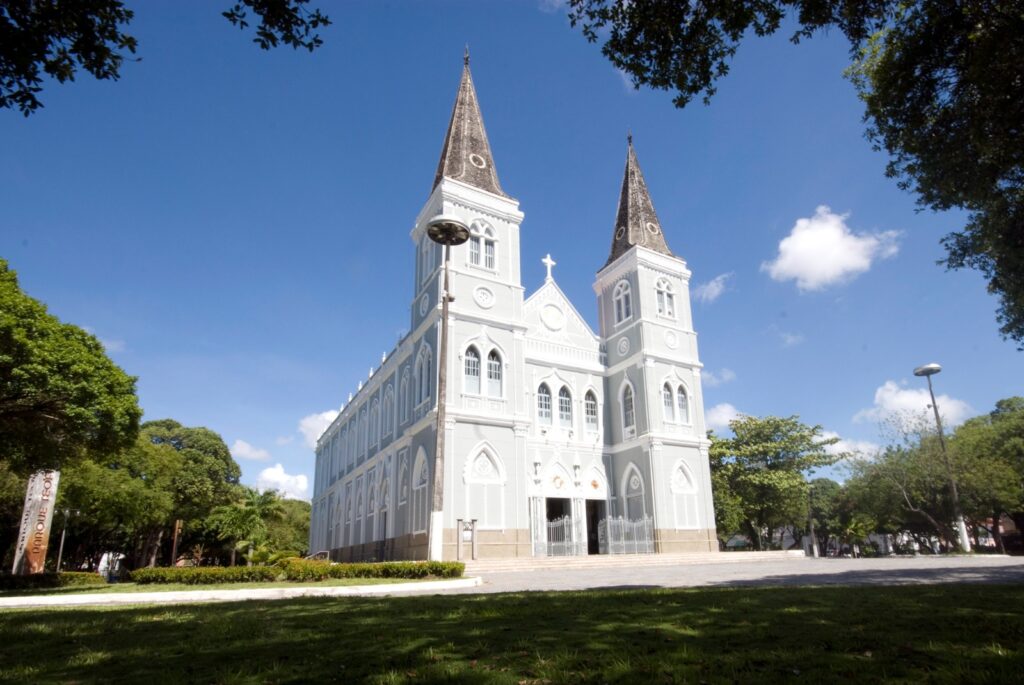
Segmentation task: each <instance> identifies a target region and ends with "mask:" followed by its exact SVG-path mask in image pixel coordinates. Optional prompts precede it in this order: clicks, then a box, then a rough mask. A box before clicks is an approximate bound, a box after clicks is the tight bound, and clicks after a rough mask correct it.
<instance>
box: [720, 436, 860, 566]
mask: <svg viewBox="0 0 1024 685" xmlns="http://www.w3.org/2000/svg"><path fill="white" fill-rule="evenodd" d="M729 427H730V428H731V429H732V432H733V437H732V438H726V439H721V438H719V439H715V440H714V441H713V442H712V443H711V452H710V456H711V472H712V474H713V481H712V482H713V484H717V486H718V487H717V488H716V489H715V491H714V496H715V498H716V499H717V498H718V497H725V498H727V499H728V500H729V501H730V502H732V505H731V506H734V507H737V508H738V510H739V516H740V518H741V524H740V528H741V530H742V531H743V532H744V533H745V534H746V535H747V536H748V538H749V539H750V541H751V543H752V544H753V545H754V547H755V548H756V549H764V548H765V545H766V541H765V539H764V538H765V536H767V538H768V539H767V543H768V544H770V543H771V539H772V536H773V534H774V532H775V530H776V529H778V528H780V527H782V526H791V525H794V524H796V525H800V526H801V527H802V522H803V521H804V520H806V517H807V483H806V481H805V478H804V474H805V473H806V472H808V471H810V470H811V469H814V468H818V467H821V466H826V465H828V464H832V463H834V462H835V461H836V460H837V459H839V458H840V457H841V456H842V455H836V454H832V453H830V452H829V451H827V450H826V448H827V447H829V446H830V445H834V444H835V443H836V442H838V438H823V437H822V435H821V433H822V429H821V426H807V425H805V424H803V423H801V422H800V420H799V417H796V416H790V417H786V418H781V417H777V416H766V417H764V418H758V417H756V416H741V417H740V418H738V419H734V420H733V421H731V422H730V423H729ZM716 525H717V524H716Z"/></svg>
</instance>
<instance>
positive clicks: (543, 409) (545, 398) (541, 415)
mask: <svg viewBox="0 0 1024 685" xmlns="http://www.w3.org/2000/svg"><path fill="white" fill-rule="evenodd" d="M537 421H538V422H540V423H541V424H544V425H547V426H550V425H551V390H550V389H549V388H548V385H547V383H541V384H540V387H539V388H537Z"/></svg>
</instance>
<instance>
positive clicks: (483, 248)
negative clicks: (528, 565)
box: [469, 219, 498, 270]
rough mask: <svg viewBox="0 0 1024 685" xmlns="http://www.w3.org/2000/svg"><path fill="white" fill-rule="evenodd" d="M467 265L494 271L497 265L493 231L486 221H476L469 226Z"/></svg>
mask: <svg viewBox="0 0 1024 685" xmlns="http://www.w3.org/2000/svg"><path fill="white" fill-rule="evenodd" d="M469 231H470V238H469V263H470V264H472V265H474V266H482V267H484V268H485V269H492V270H493V269H494V268H495V267H496V266H497V263H498V254H497V245H496V244H495V240H494V229H493V228H491V226H490V224H488V223H487V222H486V221H481V220H479V219H477V220H476V221H474V222H473V223H472V224H470V226H469Z"/></svg>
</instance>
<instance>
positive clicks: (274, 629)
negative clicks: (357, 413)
mask: <svg viewBox="0 0 1024 685" xmlns="http://www.w3.org/2000/svg"><path fill="white" fill-rule="evenodd" d="M1022 606H1024V588H1021V587H1020V586H995V585H984V586H983V585H968V586H964V585H949V586H947V585H928V586H909V587H889V588H882V587H823V588H800V589H790V588H774V589H761V588H758V589H751V588H734V589H686V590H636V589H630V590H603V591H590V592H569V593H524V594H495V595H474V596H457V597H450V596H432V597H409V598H385V599H344V600H335V599H302V600H294V601H278V602H245V603H231V604H211V605H202V606H175V607H146V608H133V609H110V610H99V609H91V610H81V609H79V610H68V611H60V612H53V611H49V612H47V613H45V614H41V613H35V612H32V611H23V612H8V613H4V614H0V640H2V642H0V645H2V647H0V678H2V679H4V680H8V681H28V680H30V679H31V680H35V681H40V682H65V681H74V682H83V683H87V682H100V681H102V682H118V681H131V682H148V683H158V682H171V681H175V682H224V683H263V682H275V683H285V682H296V683H297V682H370V683H405V682H434V681H438V680H445V681H448V682H460V683H492V682H497V683H516V684H519V683H524V682H526V683H541V682H565V683H569V682H572V683H576V682H594V683H636V682H644V683H647V682H683V681H686V682H700V681H706V682H748V681H757V682H782V681H786V682H788V681H792V680H795V679H800V680H805V681H807V682H833V681H836V680H839V679H853V680H869V681H873V682H875V681H892V682H918V681H924V680H927V681H932V682H965V681H970V682H991V683H1008V682H1019V679H1020V673H1021V672H1022V669H1024V663H1022V652H1021V647H1020V645H1021V644H1022V639H1024V613H1022V609H1021V607H1022Z"/></svg>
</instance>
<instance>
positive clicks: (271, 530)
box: [267, 499, 312, 556]
mask: <svg viewBox="0 0 1024 685" xmlns="http://www.w3.org/2000/svg"><path fill="white" fill-rule="evenodd" d="M311 510H312V507H311V506H310V504H309V502H304V501H302V500H298V499H282V500H281V516H280V517H279V518H271V519H270V520H269V521H267V545H268V546H269V547H270V549H272V550H274V551H275V552H285V551H291V552H295V553H296V554H297V555H299V556H302V555H304V554H306V553H307V552H308V551H309V520H310V514H311Z"/></svg>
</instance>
